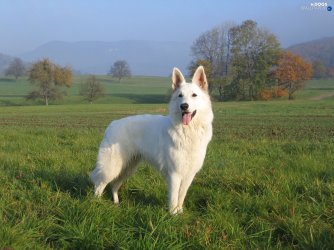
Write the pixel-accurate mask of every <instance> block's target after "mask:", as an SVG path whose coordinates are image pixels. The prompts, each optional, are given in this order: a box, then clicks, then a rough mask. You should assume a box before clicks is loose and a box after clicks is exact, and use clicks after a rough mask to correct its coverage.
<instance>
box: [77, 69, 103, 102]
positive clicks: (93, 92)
mask: <svg viewBox="0 0 334 250" xmlns="http://www.w3.org/2000/svg"><path fill="white" fill-rule="evenodd" d="M80 94H81V95H83V96H84V97H85V99H86V100H87V101H89V102H90V103H93V101H94V100H96V99H98V98H99V97H101V96H103V95H104V88H103V85H102V84H101V83H100V82H99V81H98V80H97V78H96V77H95V76H94V75H91V76H89V77H88V78H87V80H86V81H85V83H83V84H82V85H81V89H80Z"/></svg>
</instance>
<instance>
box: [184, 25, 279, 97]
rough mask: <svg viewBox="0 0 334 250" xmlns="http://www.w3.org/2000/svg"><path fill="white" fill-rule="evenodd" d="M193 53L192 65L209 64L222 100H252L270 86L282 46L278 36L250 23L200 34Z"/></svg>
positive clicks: (220, 27) (192, 49) (218, 28)
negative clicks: (200, 62)
mask: <svg viewBox="0 0 334 250" xmlns="http://www.w3.org/2000/svg"><path fill="white" fill-rule="evenodd" d="M191 51H192V55H193V57H194V58H195V60H193V62H192V64H194V62H195V63H196V62H198V61H201V60H202V61H203V60H204V61H206V62H209V63H210V65H211V69H212V79H211V81H210V83H211V85H212V84H213V85H214V86H217V87H218V88H217V89H218V90H219V96H220V99H221V100H224V99H227V98H234V99H243V100H245V99H248V100H253V99H257V98H258V97H259V94H260V92H261V90H262V89H264V88H265V87H266V85H267V84H268V82H269V80H268V79H269V73H270V70H271V69H272V67H274V66H275V64H276V63H277V60H278V55H279V51H280V45H279V42H278V40H277V38H276V36H275V35H273V34H272V33H270V32H269V31H267V30H264V29H261V28H259V27H258V26H257V23H256V22H254V21H252V20H247V21H244V22H243V23H242V24H241V25H234V24H231V23H227V24H225V25H222V26H219V27H216V28H213V29H211V30H209V31H207V32H205V33H203V34H201V35H200V36H199V37H198V38H197V39H196V40H195V41H194V43H193V45H192V47H191ZM192 64H191V65H190V68H192V67H193V65H192ZM211 89H212V88H211Z"/></svg>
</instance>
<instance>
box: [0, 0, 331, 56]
mask: <svg viewBox="0 0 334 250" xmlns="http://www.w3.org/2000/svg"><path fill="white" fill-rule="evenodd" d="M315 2H320V1H305V0H266V1H265V0H262V1H260V0H248V1H247V0H230V1H228V0H0V31H1V35H0V53H5V54H10V55H19V54H20V53H24V52H27V51H29V50H32V49H35V48H36V47H38V46H40V45H42V44H44V43H46V42H49V41H54V40H59V41H68V42H74V41H82V40H90V41H117V40H156V41H166V40H168V41H183V42H189V43H192V41H194V39H196V38H197V37H198V36H199V35H200V34H201V33H202V32H204V31H206V30H208V29H210V28H212V27H214V26H217V25H219V24H222V23H224V22H231V21H232V22H235V23H241V22H242V21H243V20H246V19H253V20H255V21H257V22H258V24H259V26H261V27H265V28H267V29H269V30H271V31H272V32H273V33H274V34H276V35H277V37H278V38H279V40H280V42H281V44H282V46H283V47H286V46H289V45H292V44H295V43H299V42H304V41H308V40H312V39H317V38H322V37H328V36H334V0H330V1H326V2H323V3H327V5H329V6H333V10H332V11H327V10H315V9H312V10H311V9H310V6H311V3H315ZM307 8H308V9H307Z"/></svg>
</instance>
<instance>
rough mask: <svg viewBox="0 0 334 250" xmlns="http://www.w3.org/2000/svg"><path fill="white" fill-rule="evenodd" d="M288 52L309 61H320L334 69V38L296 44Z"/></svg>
mask: <svg viewBox="0 0 334 250" xmlns="http://www.w3.org/2000/svg"><path fill="white" fill-rule="evenodd" d="M287 50H289V51H291V52H293V53H296V54H298V55H300V56H302V57H303V58H305V59H307V60H309V61H315V60H319V61H321V62H322V63H323V64H324V65H325V66H326V67H334V37H327V38H322V39H318V40H314V41H310V42H306V43H300V44H296V45H293V46H291V47H288V48H287Z"/></svg>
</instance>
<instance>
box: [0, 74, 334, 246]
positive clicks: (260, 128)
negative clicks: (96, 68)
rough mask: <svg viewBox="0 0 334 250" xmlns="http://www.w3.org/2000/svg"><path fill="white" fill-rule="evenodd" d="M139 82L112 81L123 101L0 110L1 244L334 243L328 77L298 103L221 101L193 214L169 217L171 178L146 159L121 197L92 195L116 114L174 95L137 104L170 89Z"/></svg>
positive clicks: (190, 198)
mask: <svg viewBox="0 0 334 250" xmlns="http://www.w3.org/2000/svg"><path fill="white" fill-rule="evenodd" d="M106 79H107V80H108V79H109V78H108V77H106ZM135 80H136V79H135V78H134V79H132V80H131V81H133V82H132V83H131V82H127V83H126V82H125V81H124V83H125V85H122V83H117V82H112V83H110V91H115V93H116V90H117V88H116V87H115V86H119V87H118V88H119V89H118V90H117V91H118V93H123V94H124V96H123V97H119V98H120V99H119V101H120V103H117V101H116V100H115V99H113V98H115V96H112V95H111V97H110V99H108V98H107V97H106V98H107V99H105V100H102V99H101V102H109V101H110V104H106V103H105V104H92V105H90V104H79V103H80V101H78V100H72V99H71V98H72V97H73V98H74V99H75V98H79V97H76V96H75V95H74V94H73V96H71V95H70V94H71V93H69V95H70V96H69V97H68V98H69V99H68V100H64V102H65V103H68V104H67V105H60V104H61V103H58V105H51V106H49V107H45V106H42V105H41V106H32V105H33V104H36V103H29V104H30V106H2V107H0V173H1V174H0V225H1V226H0V249H54V248H56V249H331V248H332V247H333V245H334V168H333V166H334V99H333V97H330V98H325V99H323V100H312V97H314V96H318V95H322V94H323V92H322V91H323V88H328V89H329V90H328V91H331V90H332V83H331V82H327V81H324V82H320V83H319V82H313V81H312V82H309V83H308V84H309V85H308V88H307V89H305V90H304V91H306V92H307V91H312V94H310V93H303V92H300V96H299V98H297V100H294V101H270V102H228V103H214V105H213V108H214V114H215V120H214V136H213V140H212V142H211V143H210V145H209V148H208V153H207V157H206V160H205V164H204V166H203V169H202V170H201V171H200V172H199V173H198V175H197V176H196V178H195V180H194V182H193V184H192V186H191V187H190V189H189V192H188V195H187V197H186V201H185V211H184V214H182V215H180V216H170V215H169V213H168V209H167V199H166V196H167V190H166V185H165V183H164V181H163V179H162V178H161V177H160V175H159V174H158V173H157V172H156V171H155V170H153V169H152V168H150V167H149V166H148V165H147V164H145V163H142V164H141V166H140V168H139V170H138V172H137V173H136V174H135V175H134V176H133V177H132V178H130V179H129V180H128V181H127V182H126V183H124V185H123V186H122V188H121V190H120V199H121V204H120V206H115V205H113V204H112V202H111V192H110V190H109V189H107V190H106V192H105V194H104V195H103V197H102V198H101V199H97V198H95V197H94V196H93V187H92V185H91V183H90V182H89V180H88V175H89V173H90V171H92V169H93V168H94V164H95V160H96V155H97V150H98V146H99V143H100V141H101V139H102V137H103V133H104V130H105V128H106V126H107V125H108V124H109V122H110V121H112V120H114V119H118V118H121V117H125V116H128V115H132V114H141V113H153V114H166V113H167V105H166V104H165V103H158V104H137V102H142V101H145V93H147V94H151V95H152V98H153V99H154V97H156V96H162V95H163V93H164V92H165V91H166V90H165V88H166V89H167V88H168V85H169V83H166V82H165V81H166V79H156V78H154V79H148V78H142V81H140V80H138V79H137V80H138V84H141V87H139V86H140V85H136V86H133V88H131V86H132V85H135V83H136V81H135ZM153 80H157V82H158V83H157V85H156V86H155V85H154V86H155V87H156V88H155V87H152V88H147V89H145V91H143V90H142V88H144V87H147V86H148V85H150V84H152V85H150V86H153ZM128 81H130V80H128ZM1 84H4V83H3V82H2V83H1ZM22 84H24V82H23V83H22ZM105 84H108V83H105ZM131 84H132V85H131ZM316 84H319V86H318V87H317V86H316ZM327 84H328V86H327ZM165 85H166V86H167V87H166V86H165ZM1 86H2V87H0V91H3V92H1V94H2V95H8V92H9V91H13V92H12V93H13V95H14V94H15V95H19V94H20V92H19V89H18V88H13V87H6V88H7V89H6V88H5V87H3V86H4V85H1ZM27 86H28V85H27ZM313 86H315V87H313ZM321 86H322V87H321ZM113 87H115V88H113ZM314 88H315V89H314ZM23 89H24V88H23ZM131 90H133V91H134V92H133V93H135V94H136V98H137V99H136V100H135V99H134V97H127V96H126V93H128V92H129V91H130V92H131ZM5 91H6V93H5ZM15 91H16V92H15ZM71 91H74V90H73V89H72V90H71ZM22 92H23V90H22ZM74 92H75V91H74ZM144 92H145V93H144ZM70 97H71V98H70ZM6 98H8V101H9V104H14V105H18V104H20V103H19V101H20V100H19V98H21V97H8V96H7V97H6ZM15 98H18V99H15ZM122 98H123V99H122ZM0 99H1V100H2V101H3V100H4V99H3V98H0ZM13 99H14V100H13ZM22 100H23V99H22ZM150 100H152V99H150ZM71 103H76V105H69V104H71ZM21 104H26V103H25V101H22V103H21Z"/></svg>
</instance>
